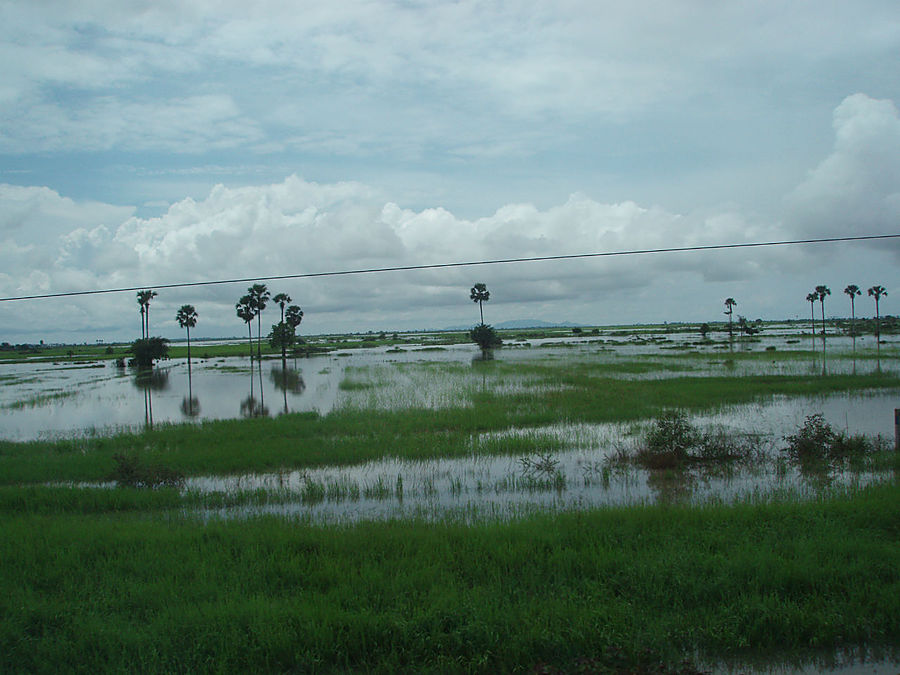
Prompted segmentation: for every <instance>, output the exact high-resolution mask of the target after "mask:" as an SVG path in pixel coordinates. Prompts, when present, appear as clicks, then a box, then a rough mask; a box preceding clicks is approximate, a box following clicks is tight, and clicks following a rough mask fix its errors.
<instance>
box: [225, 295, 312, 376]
mask: <svg viewBox="0 0 900 675" xmlns="http://www.w3.org/2000/svg"><path fill="white" fill-rule="evenodd" d="M270 299H271V300H272V302H274V303H275V304H277V305H278V306H279V307H281V322H280V323H278V324H277V325H274V326H272V332H271V333H269V341H270V343H271V344H272V345H273V346H280V347H281V359H282V361H284V359H285V358H286V350H287V348H288V347H290V346H291V345H292V344H293V343H294V340H295V339H296V330H297V326H299V325H300V322H301V321H303V310H302V309H300V307H299V306H298V305H290V304H289V303H290V302H291V296H289V295H288V294H287V293H278V294H277V295H276V296H275V297H274V298H273V297H272V294H271V293H270V292H269V289H268V288H267V287H266V285H265V284H253V285H252V286H250V287H249V288H248V289H247V294H246V295H243V296H242V297H241V299H240V300H238V301H237V303H235V305H234V309H235V312H236V313H237V316H238V318H240V319H242V320H243V321H244V322H245V323H246V324H247V335H248V339H249V341H250V358H251V359H252V358H253V330H252V328H251V324H252V322H253V319H256V358H257V359H258V360H261V359H262V318H261V317H262V313H263V310H264V309H265V308H266V307H267V306H268V304H269V300H270Z"/></svg>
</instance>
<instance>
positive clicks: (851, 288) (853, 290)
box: [844, 284, 862, 344]
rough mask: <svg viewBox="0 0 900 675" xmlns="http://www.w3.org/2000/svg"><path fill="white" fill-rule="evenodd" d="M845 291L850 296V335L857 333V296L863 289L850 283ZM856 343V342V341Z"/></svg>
mask: <svg viewBox="0 0 900 675" xmlns="http://www.w3.org/2000/svg"><path fill="white" fill-rule="evenodd" d="M844 293H846V294H847V295H849V296H850V335H853V336H855V335H856V296H857V295H860V294H861V293H862V291H860V290H859V286H857V285H856V284H848V286H847V288H845V289H844ZM854 344H855V343H854Z"/></svg>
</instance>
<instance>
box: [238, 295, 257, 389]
mask: <svg viewBox="0 0 900 675" xmlns="http://www.w3.org/2000/svg"><path fill="white" fill-rule="evenodd" d="M234 309H235V311H236V312H237V315H238V318H240V319H242V320H243V321H244V322H245V323H246V324H247V341H248V342H249V343H250V363H251V365H252V364H253V330H252V329H251V328H250V323H251V322H252V321H253V318H254V317H255V316H256V312H255V311H254V310H253V302H252V299H251V298H250V296H249V295H245V296H243V297H242V298H241V299H240V300H238V301H237V302H236V303H235V305H234ZM251 382H252V379H251Z"/></svg>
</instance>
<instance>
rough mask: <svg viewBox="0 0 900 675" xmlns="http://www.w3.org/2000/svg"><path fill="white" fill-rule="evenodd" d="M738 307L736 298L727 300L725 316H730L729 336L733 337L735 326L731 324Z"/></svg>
mask: <svg viewBox="0 0 900 675" xmlns="http://www.w3.org/2000/svg"><path fill="white" fill-rule="evenodd" d="M736 306H737V301H736V300H735V299H734V298H725V312H724V313H725V314H727V315H728V336H729V337H731V335H732V331H733V326H732V323H731V317H732V315H733V314H734V308H735V307H736Z"/></svg>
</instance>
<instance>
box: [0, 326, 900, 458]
mask: <svg viewBox="0 0 900 675" xmlns="http://www.w3.org/2000/svg"><path fill="white" fill-rule="evenodd" d="M872 347H873V340H872V338H871V337H867V338H859V339H858V340H857V344H854V343H853V342H852V341H851V340H850V339H849V338H842V337H833V338H829V340H828V343H827V349H826V350H825V352H824V353H823V350H822V343H821V341H820V340H815V341H813V340H812V338H810V337H809V336H808V335H803V334H802V333H801V334H795V333H794V332H792V331H789V330H770V331H767V333H765V334H764V335H763V337H762V338H760V339H758V340H754V341H746V342H741V341H735V342H734V344H733V345H729V344H727V343H725V342H722V341H721V340H720V341H719V342H715V343H713V344H703V343H702V342H701V336H700V335H699V334H691V333H677V334H676V333H673V334H666V333H646V332H634V331H632V332H629V331H609V332H604V333H601V334H599V335H591V336H585V337H567V338H547V339H534V340H524V339H522V340H518V341H514V342H510V343H508V344H507V346H505V347H504V348H503V349H502V350H500V351H498V352H497V355H496V358H497V361H499V362H502V363H503V364H505V365H507V366H509V367H507V368H504V369H498V370H497V371H494V372H485V370H484V369H477V368H473V360H477V359H478V358H479V352H478V350H477V349H476V348H475V347H474V346H473V345H453V346H447V347H424V346H421V345H408V346H406V347H404V348H391V349H388V348H375V349H356V350H346V351H343V352H340V351H339V352H334V353H331V354H328V355H324V356H316V357H311V358H305V359H294V360H289V361H288V362H287V368H286V369H285V370H282V364H281V361H280V359H274V360H264V361H263V364H262V368H260V367H259V365H258V364H256V363H255V362H254V363H251V362H250V361H249V360H248V359H246V358H223V359H208V360H196V359H195V360H194V361H193V363H192V367H191V369H190V371H189V370H188V365H187V362H186V361H184V360H169V361H164V362H163V363H162V364H161V365H160V366H159V367H158V368H157V369H156V370H155V371H154V373H153V374H152V376H150V377H147V376H144V375H140V374H138V373H136V372H134V371H132V370H131V369H126V368H117V367H116V366H115V364H114V363H112V362H110V361H105V362H104V361H98V362H96V363H91V364H77V365H73V364H63V363H60V364H53V363H17V364H0V438H2V439H7V440H18V441H22V440H31V439H37V438H56V437H64V436H73V435H84V434H107V433H113V432H115V431H117V430H123V429H140V428H143V427H147V426H151V425H154V424H160V423H167V422H183V421H191V420H198V421H199V420H205V419H229V418H238V417H250V416H260V415H272V416H274V415H278V414H281V413H285V412H303V411H317V412H320V413H327V412H329V411H330V410H333V409H334V408H335V407H338V406H353V407H363V408H379V409H398V408H404V407H425V408H438V407H446V406H465V405H469V404H470V401H471V396H472V394H473V393H474V392H477V391H479V390H487V389H490V390H491V391H493V392H496V393H510V392H515V391H535V392H538V391H542V390H543V391H546V390H548V389H550V388H552V387H553V386H554V385H553V384H552V383H551V384H548V383H547V381H546V378H543V377H540V376H539V375H536V374H535V373H534V372H533V370H532V371H529V367H530V366H535V365H540V364H542V363H543V364H546V365H550V366H555V367H558V366H560V365H562V366H564V367H568V366H570V365H571V367H573V368H577V367H579V364H582V363H585V362H589V363H590V364H592V365H594V366H599V367H602V369H603V374H604V375H606V376H613V377H621V378H632V379H652V378H667V377H677V376H690V377H702V376H713V375H733V376H747V375H759V374H772V375H802V374H821V373H823V372H824V373H827V374H844V373H859V374H863V373H867V372H873V371H875V370H876V369H878V368H880V369H881V370H883V371H891V372H894V371H896V370H897V369H898V359H897V354H898V352H897V346H896V344H894V343H889V344H885V345H882V350H881V351H882V358H880V359H876V358H873V354H872V352H873V349H872ZM519 366H521V370H522V372H521V373H516V372H515V371H516V368H517V367H519Z"/></svg>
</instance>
